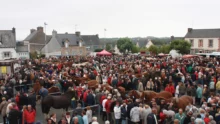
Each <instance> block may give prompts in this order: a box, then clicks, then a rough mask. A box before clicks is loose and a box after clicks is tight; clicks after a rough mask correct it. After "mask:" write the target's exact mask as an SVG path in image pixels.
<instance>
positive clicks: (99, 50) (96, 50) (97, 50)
mask: <svg viewBox="0 0 220 124" xmlns="http://www.w3.org/2000/svg"><path fill="white" fill-rule="evenodd" d="M102 50H103V49H100V48H98V49H95V50H94V52H101V51H102Z"/></svg>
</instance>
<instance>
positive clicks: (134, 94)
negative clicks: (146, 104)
mask: <svg viewBox="0 0 220 124" xmlns="http://www.w3.org/2000/svg"><path fill="white" fill-rule="evenodd" d="M128 96H130V98H137V99H139V98H142V96H143V93H142V92H138V91H136V90H131V91H129V92H128Z"/></svg>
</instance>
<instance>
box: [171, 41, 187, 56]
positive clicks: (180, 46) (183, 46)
mask: <svg viewBox="0 0 220 124" xmlns="http://www.w3.org/2000/svg"><path fill="white" fill-rule="evenodd" d="M190 47H191V44H190V43H189V42H188V41H185V40H173V41H172V42H171V44H170V49H171V50H172V49H174V50H177V51H178V52H179V53H181V54H188V53H190Z"/></svg>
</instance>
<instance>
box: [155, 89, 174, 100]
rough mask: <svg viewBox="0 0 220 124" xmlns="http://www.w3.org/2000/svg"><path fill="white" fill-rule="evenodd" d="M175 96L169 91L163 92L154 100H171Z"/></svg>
mask: <svg viewBox="0 0 220 124" xmlns="http://www.w3.org/2000/svg"><path fill="white" fill-rule="evenodd" d="M172 97H173V95H172V94H171V93H170V92H168V91H161V92H159V93H157V95H156V96H155V97H154V98H161V99H170V98H172Z"/></svg>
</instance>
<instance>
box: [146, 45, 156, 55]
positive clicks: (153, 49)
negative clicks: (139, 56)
mask: <svg viewBox="0 0 220 124" xmlns="http://www.w3.org/2000/svg"><path fill="white" fill-rule="evenodd" d="M148 50H149V51H150V52H151V53H153V54H157V53H158V48H157V47H156V46H154V45H151V46H150V47H149V48H148Z"/></svg>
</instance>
